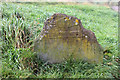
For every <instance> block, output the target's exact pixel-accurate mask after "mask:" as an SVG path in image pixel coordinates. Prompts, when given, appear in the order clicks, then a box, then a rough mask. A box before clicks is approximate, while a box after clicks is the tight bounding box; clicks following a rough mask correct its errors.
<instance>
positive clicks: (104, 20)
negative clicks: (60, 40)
mask: <svg viewBox="0 0 120 80" xmlns="http://www.w3.org/2000/svg"><path fill="white" fill-rule="evenodd" d="M1 11H2V17H3V18H2V24H1V25H0V26H1V27H2V28H1V33H2V36H1V42H0V45H1V50H2V53H1V55H2V58H1V61H2V67H0V71H1V70H2V71H1V72H2V74H1V78H13V77H14V78H118V76H119V75H118V63H117V60H118V58H119V55H118V45H117V44H118V34H117V33H118V13H117V12H115V11H112V10H111V9H109V8H106V7H104V6H97V5H82V4H79V5H78V4H77V5H75V4H73V5H67V4H66V3H59V4H57V3H2V7H1ZM16 12H17V13H19V14H20V15H21V16H22V18H20V19H18V18H16V17H13V16H15V13H16ZM54 13H64V14H67V15H71V16H76V17H77V18H79V19H81V21H82V24H83V26H84V27H85V28H86V29H89V30H91V31H93V32H94V33H95V35H96V37H97V40H98V42H99V43H100V44H101V46H102V47H103V48H104V50H106V51H107V52H106V54H104V58H103V61H104V62H103V64H90V63H87V62H85V61H82V60H81V61H79V62H77V61H73V60H68V61H66V62H63V63H61V64H46V63H45V62H43V61H41V60H38V59H37V56H36V54H35V53H34V52H33V51H32V50H31V47H30V46H32V43H31V44H30V42H31V41H33V40H34V38H35V37H36V36H37V35H39V33H40V31H41V29H42V27H43V26H44V21H45V20H46V19H47V18H49V17H50V16H51V15H53V14H54ZM18 29H19V30H20V31H19V30H18ZM13 32H15V33H16V34H15V35H14V36H17V37H14V36H13ZM23 32H26V33H23ZM5 33H6V34H5ZM30 33H32V36H30ZM5 35H6V36H5ZM23 35H25V36H23ZM18 36H23V38H25V37H28V36H29V38H25V39H26V40H27V39H28V40H29V41H27V42H23V43H24V44H25V45H22V42H21V43H20V40H21V39H23V38H19V37H18ZM18 41H19V42H18ZM18 43H19V44H21V45H22V47H21V46H18V45H17V44H18ZM28 43H29V44H30V45H29V44H28ZM29 47H30V48H29Z"/></svg>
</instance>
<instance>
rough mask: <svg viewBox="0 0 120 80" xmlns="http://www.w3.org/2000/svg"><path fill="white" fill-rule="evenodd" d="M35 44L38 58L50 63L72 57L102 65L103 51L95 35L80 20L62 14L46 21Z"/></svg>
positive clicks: (57, 14)
mask: <svg viewBox="0 0 120 80" xmlns="http://www.w3.org/2000/svg"><path fill="white" fill-rule="evenodd" d="M34 43H35V44H34V51H35V52H36V53H37V54H38V57H40V59H43V60H44V61H47V62H49V63H59V62H62V61H65V60H68V59H69V58H70V57H72V58H73V59H75V60H80V59H83V60H87V61H88V62H92V63H101V62H102V59H103V49H102V47H101V46H100V44H99V43H98V42H97V39H96V37H95V34H94V33H93V32H91V31H90V30H87V29H85V28H84V27H83V26H82V23H81V21H80V19H78V18H76V17H73V16H67V15H65V14H61V13H56V14H54V15H53V16H51V18H49V19H47V20H46V22H45V23H44V27H43V30H42V31H41V33H40V35H39V36H38V37H37V39H36V40H35V42H34Z"/></svg>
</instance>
